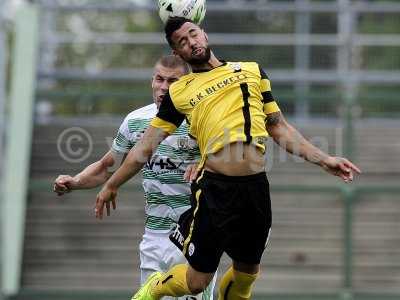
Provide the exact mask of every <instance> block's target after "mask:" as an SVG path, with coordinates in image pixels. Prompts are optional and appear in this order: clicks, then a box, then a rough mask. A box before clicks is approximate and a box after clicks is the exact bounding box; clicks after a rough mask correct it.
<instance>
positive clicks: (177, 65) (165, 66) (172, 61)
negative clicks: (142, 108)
mask: <svg viewBox="0 0 400 300" xmlns="http://www.w3.org/2000/svg"><path fill="white" fill-rule="evenodd" d="M189 72H190V67H189V66H188V64H187V63H185V62H184V61H183V60H182V59H181V58H180V57H178V56H176V55H167V56H162V57H161V58H160V59H159V60H158V61H157V63H156V64H155V66H154V72H153V77H152V80H151V87H152V89H153V100H154V103H155V104H156V105H157V106H158V107H159V106H160V104H161V101H162V99H163V97H164V95H165V94H166V93H167V92H168V88H169V86H170V85H171V83H173V82H175V81H177V80H178V79H179V78H180V77H181V76H183V75H185V74H188V73H189Z"/></svg>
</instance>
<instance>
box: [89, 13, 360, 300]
mask: <svg viewBox="0 0 400 300" xmlns="http://www.w3.org/2000/svg"><path fill="white" fill-rule="evenodd" d="M165 33H166V38H167V40H168V43H169V44H170V46H171V48H172V49H173V51H174V52H175V54H177V55H179V56H180V57H181V58H182V59H183V60H185V61H186V62H187V63H189V64H190V65H191V67H192V71H193V72H192V73H190V74H187V75H185V76H183V77H181V78H180V80H178V81H177V82H175V83H173V84H172V85H171V86H170V88H169V92H168V93H167V94H166V96H165V97H164V99H163V102H162V104H161V106H160V110H159V112H158V114H157V116H156V117H155V118H154V119H153V121H152V122H151V124H150V126H149V128H148V129H147V131H146V132H145V134H144V136H143V138H142V139H141V141H140V142H139V143H137V145H136V147H135V148H134V149H132V150H131V151H130V153H129V154H128V156H127V158H126V160H125V162H124V163H123V164H122V166H121V167H120V168H119V170H118V171H117V172H116V173H114V174H113V176H112V177H111V178H110V179H109V180H108V181H107V183H106V184H105V185H104V186H103V189H102V190H101V192H100V193H99V194H98V196H97V199H96V209H97V217H101V216H102V215H103V210H104V205H107V203H110V202H112V203H115V198H116V195H117V191H118V188H119V187H120V186H121V185H122V184H123V183H124V182H125V181H126V180H128V179H129V178H131V177H132V176H134V175H135V174H136V173H137V172H138V170H140V168H141V167H142V165H143V162H144V161H146V160H147V159H148V157H150V156H151V155H152V153H153V151H154V150H155V149H156V148H157V145H158V144H159V143H160V142H161V141H162V140H163V139H165V138H166V137H167V136H169V135H170V134H173V132H174V131H175V130H176V128H178V127H179V125H180V124H181V123H182V122H183V121H184V120H186V121H187V123H188V124H190V129H189V134H190V135H191V136H193V137H194V138H195V139H196V140H197V143H198V145H199V148H200V153H201V162H200V169H201V171H200V175H199V177H198V178H197V180H196V182H195V183H194V184H192V207H191V209H190V210H189V211H188V212H186V213H184V214H183V215H182V216H181V218H180V220H179V224H178V226H177V228H176V229H175V231H174V233H173V234H172V235H171V240H172V241H173V242H174V243H175V244H176V245H177V246H178V247H179V248H181V249H182V251H183V253H184V255H185V257H186V258H187V260H188V262H189V265H184V264H181V265H177V266H175V267H173V268H172V269H170V270H169V271H168V272H165V273H154V274H153V275H152V276H151V277H150V278H149V280H148V281H147V282H146V283H145V284H144V285H143V286H142V288H141V289H140V290H139V291H138V292H137V293H136V294H135V295H134V297H133V299H145V300H156V299H160V298H162V297H164V296H179V295H184V294H193V295H194V294H197V293H199V292H201V291H203V290H204V289H205V288H206V287H207V285H208V284H209V282H210V281H211V279H212V278H213V276H214V272H215V271H216V269H217V267H218V264H219V260H220V258H221V255H222V253H223V252H226V253H227V254H228V255H229V256H230V257H231V259H232V267H231V268H230V269H229V270H228V271H227V272H226V273H225V274H224V276H223V277H222V279H221V282H220V286H219V296H218V299H250V297H251V292H252V287H253V284H254V282H255V280H256V278H257V276H258V275H259V269H260V265H259V264H260V260H261V256H262V254H263V252H264V249H265V247H266V244H267V241H268V236H269V231H270V227H271V201H270V196H269V184H268V180H267V177H266V174H265V160H264V153H265V151H266V149H265V143H264V142H265V139H266V138H267V137H268V136H270V137H271V138H273V140H274V141H275V142H276V143H278V144H279V145H280V146H281V147H283V148H285V149H286V151H288V152H290V153H294V154H296V155H299V156H300V157H303V158H304V159H306V160H307V161H309V162H312V163H314V164H316V165H318V166H320V167H321V168H323V169H324V170H326V171H327V172H328V173H330V174H333V175H336V176H339V177H340V178H341V179H342V180H344V181H345V182H350V181H352V180H353V174H354V172H357V173H359V172H360V170H359V169H358V168H357V167H356V166H355V165H354V164H352V163H351V162H350V161H348V160H347V159H345V158H341V157H334V156H330V155H328V154H326V153H324V152H322V151H321V150H320V149H318V148H316V147H315V146H313V145H312V144H311V143H309V142H308V141H307V140H306V139H305V138H303V136H302V135H301V134H300V133H299V132H298V131H297V130H296V129H295V128H294V127H293V126H291V125H290V124H289V123H288V122H287V121H286V120H285V118H284V117H283V114H282V112H281V111H280V109H279V106H278V104H277V101H276V100H275V99H274V97H273V96H272V93H271V83H270V81H269V79H268V77H267V75H266V74H265V72H264V71H263V70H262V69H261V68H260V66H259V65H258V64H257V63H255V62H224V61H222V60H219V59H218V58H217V57H216V56H215V55H214V53H213V52H212V51H211V49H210V48H209V46H208V37H207V34H206V33H205V32H204V31H203V30H202V29H201V28H200V27H199V26H197V25H196V24H194V23H193V22H192V21H190V20H187V19H184V18H179V17H177V18H171V19H170V20H169V21H168V23H167V24H166V27H165Z"/></svg>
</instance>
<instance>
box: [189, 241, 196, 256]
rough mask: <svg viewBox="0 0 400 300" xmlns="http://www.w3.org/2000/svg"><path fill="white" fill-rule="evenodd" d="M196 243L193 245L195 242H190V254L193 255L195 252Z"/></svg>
mask: <svg viewBox="0 0 400 300" xmlns="http://www.w3.org/2000/svg"><path fill="white" fill-rule="evenodd" d="M194 249H195V248H194V245H193V243H190V244H189V249H188V250H189V251H188V253H189V256H192V255H193V253H194Z"/></svg>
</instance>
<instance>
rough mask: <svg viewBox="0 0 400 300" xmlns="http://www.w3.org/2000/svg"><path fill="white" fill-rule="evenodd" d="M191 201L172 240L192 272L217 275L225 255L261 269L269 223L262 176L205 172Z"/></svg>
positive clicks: (263, 174)
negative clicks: (222, 257)
mask: <svg viewBox="0 0 400 300" xmlns="http://www.w3.org/2000/svg"><path fill="white" fill-rule="evenodd" d="M191 201H192V206H191V208H190V209H189V210H188V211H186V212H185V213H183V214H182V216H181V217H180V219H179V222H178V225H177V227H176V229H175V231H174V232H173V233H172V234H171V236H170V239H171V241H172V242H173V243H174V244H175V245H176V246H178V247H179V248H180V249H181V250H182V252H183V254H184V255H185V257H186V258H187V260H188V262H189V264H190V265H191V266H192V267H193V268H194V269H195V270H197V271H199V272H204V273H212V272H215V271H216V270H217V267H218V265H219V261H220V258H221V256H222V254H223V252H226V253H227V254H228V255H229V256H230V257H231V258H232V259H233V260H234V261H237V262H242V263H247V264H259V263H260V260H261V256H262V254H263V252H264V250H265V247H266V244H267V240H268V235H269V231H270V228H271V222H272V216H271V200H270V195H269V183H268V180H267V177H266V174H265V173H264V172H263V173H259V174H255V175H250V176H235V177H232V176H225V175H220V174H215V173H211V172H207V171H204V172H203V175H201V176H200V177H199V178H198V179H197V182H196V183H194V184H192V197H191Z"/></svg>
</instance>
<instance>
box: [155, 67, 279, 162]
mask: <svg viewBox="0 0 400 300" xmlns="http://www.w3.org/2000/svg"><path fill="white" fill-rule="evenodd" d="M277 111H279V107H278V105H277V103H276V101H275V100H274V98H273V97H272V93H271V84H270V81H269V79H268V77H267V76H266V75H265V73H264V71H263V70H262V69H261V68H260V67H259V65H258V64H257V63H255V62H223V64H222V65H221V66H219V67H216V68H214V69H212V70H209V71H200V72H193V73H190V74H188V75H185V76H183V77H181V78H180V79H179V80H178V81H177V82H174V83H173V84H172V85H171V86H170V88H169V93H168V94H167V95H166V96H165V97H164V99H163V101H162V103H161V106H160V109H159V112H158V114H157V116H156V118H154V119H153V120H152V122H151V125H152V126H154V127H157V128H160V129H162V130H164V131H166V132H168V133H173V132H174V131H175V129H176V128H177V127H179V125H180V124H181V123H182V122H183V120H184V119H185V118H186V120H187V122H188V124H190V131H189V132H190V135H191V136H192V137H194V138H195V139H196V140H197V143H198V145H199V148H200V153H201V163H200V167H201V166H202V165H203V164H204V162H205V160H206V158H207V155H208V154H211V153H215V152H217V151H219V150H221V149H222V148H223V147H224V146H225V145H227V144H230V143H233V142H238V141H242V142H244V143H247V144H250V143H254V144H255V145H257V147H260V148H261V149H262V150H263V151H265V145H264V141H265V138H266V137H267V136H268V133H267V130H266V128H265V117H266V114H269V113H273V112H277Z"/></svg>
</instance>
